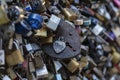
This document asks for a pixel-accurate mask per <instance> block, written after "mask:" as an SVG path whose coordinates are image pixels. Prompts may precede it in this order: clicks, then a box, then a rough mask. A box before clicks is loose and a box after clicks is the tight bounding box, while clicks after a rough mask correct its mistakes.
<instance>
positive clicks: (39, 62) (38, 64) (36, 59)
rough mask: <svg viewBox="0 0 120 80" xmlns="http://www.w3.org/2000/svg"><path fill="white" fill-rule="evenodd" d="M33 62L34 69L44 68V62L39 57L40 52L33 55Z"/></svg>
mask: <svg viewBox="0 0 120 80" xmlns="http://www.w3.org/2000/svg"><path fill="white" fill-rule="evenodd" d="M33 62H34V64H35V68H41V67H43V66H44V62H43V59H42V56H41V51H37V52H36V53H35V54H34V59H33Z"/></svg>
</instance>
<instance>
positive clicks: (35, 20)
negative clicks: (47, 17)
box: [26, 13, 43, 29]
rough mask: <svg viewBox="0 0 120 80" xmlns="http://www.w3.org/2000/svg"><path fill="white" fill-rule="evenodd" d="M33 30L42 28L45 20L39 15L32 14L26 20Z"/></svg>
mask: <svg viewBox="0 0 120 80" xmlns="http://www.w3.org/2000/svg"><path fill="white" fill-rule="evenodd" d="M26 21H27V22H28V24H29V25H30V26H31V28H32V29H40V28H42V23H43V18H42V16H40V15H39V14H34V13H31V14H30V15H29V16H28V18H27V19H26Z"/></svg>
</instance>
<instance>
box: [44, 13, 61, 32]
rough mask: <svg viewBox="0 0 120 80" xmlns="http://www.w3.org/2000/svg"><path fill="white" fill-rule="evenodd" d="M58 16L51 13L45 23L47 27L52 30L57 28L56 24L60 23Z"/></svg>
mask: <svg viewBox="0 0 120 80" xmlns="http://www.w3.org/2000/svg"><path fill="white" fill-rule="evenodd" d="M60 20H61V19H60V18H59V17H57V16H55V15H52V16H51V18H50V20H49V22H48V23H47V24H46V25H47V28H49V29H51V30H53V31H56V29H57V28H58V25H59V23H60Z"/></svg>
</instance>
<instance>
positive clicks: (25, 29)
mask: <svg viewBox="0 0 120 80" xmlns="http://www.w3.org/2000/svg"><path fill="white" fill-rule="evenodd" d="M31 30H32V28H31V26H30V25H29V24H28V23H27V22H26V21H25V20H22V21H20V22H18V23H16V24H15V32H16V33H18V34H22V35H24V36H28V37H29V36H31V35H32V34H33V32H32V31H31Z"/></svg>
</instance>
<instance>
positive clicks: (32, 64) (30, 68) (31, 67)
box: [28, 56, 35, 72]
mask: <svg viewBox="0 0 120 80" xmlns="http://www.w3.org/2000/svg"><path fill="white" fill-rule="evenodd" d="M28 68H29V71H30V72H35V66H34V62H33V60H32V57H31V56H30V57H29V58H28Z"/></svg>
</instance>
